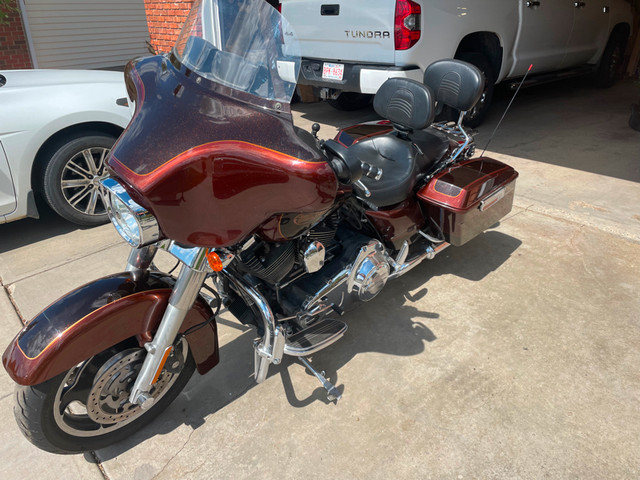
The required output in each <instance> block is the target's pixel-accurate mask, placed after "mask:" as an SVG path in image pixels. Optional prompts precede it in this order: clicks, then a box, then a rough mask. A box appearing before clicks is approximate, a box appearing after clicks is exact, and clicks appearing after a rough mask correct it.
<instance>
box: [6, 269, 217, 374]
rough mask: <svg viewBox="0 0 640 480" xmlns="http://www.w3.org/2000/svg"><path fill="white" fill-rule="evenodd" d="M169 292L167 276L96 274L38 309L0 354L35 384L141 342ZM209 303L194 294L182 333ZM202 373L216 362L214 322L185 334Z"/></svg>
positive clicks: (12, 370) (203, 315)
mask: <svg viewBox="0 0 640 480" xmlns="http://www.w3.org/2000/svg"><path fill="white" fill-rule="evenodd" d="M171 291H172V280H171V278H170V277H166V276H163V275H161V274H157V273H151V274H150V275H149V276H148V278H147V279H145V280H141V281H134V280H133V277H132V276H131V274H130V273H128V272H125V273H118V274H115V275H110V276H107V277H103V278H100V279H98V280H95V281H93V282H91V283H88V284H86V285H84V286H82V287H80V288H77V289H76V290H73V291H72V292H69V293H68V294H66V295H65V296H63V297H62V298H60V299H59V300H57V301H56V302H54V303H52V304H51V305H50V306H48V307H47V308H46V309H44V310H43V311H42V312H40V313H39V314H38V315H37V316H36V317H35V318H34V319H33V320H32V321H31V322H30V323H29V324H28V325H26V326H25V327H24V328H23V329H22V331H20V333H18V335H17V336H16V338H14V339H13V341H12V342H11V344H10V345H9V346H8V347H7V350H6V351H5V352H4V355H3V356H2V363H3V364H4V368H5V369H6V370H7V372H8V373H9V375H10V376H11V378H13V380H14V381H15V382H17V383H19V384H20V385H36V384H39V383H42V382H44V381H46V380H49V379H50V378H53V377H55V376H56V375H58V374H60V373H62V372H64V371H66V370H68V369H70V368H71V367H73V366H75V365H77V364H78V363H80V362H82V361H83V360H86V359H87V358H90V357H92V356H93V355H96V354H97V353H100V352H102V351H103V350H105V349H107V348H109V347H111V346H113V345H116V344H117V343H119V342H122V341H123V340H126V339H128V338H131V337H136V339H137V340H138V343H139V344H140V346H143V345H144V343H146V342H148V341H150V340H151V338H152V336H153V332H155V330H156V329H157V328H158V325H159V323H160V321H161V320H162V315H163V314H164V311H165V309H166V306H167V304H168V302H169V297H170V295H171ZM212 314H213V313H212V311H211V308H210V307H209V305H208V304H207V303H206V302H205V301H204V300H202V299H201V298H198V299H197V300H196V302H195V304H194V306H193V307H192V308H191V310H190V311H189V313H188V314H187V317H186V319H185V321H184V322H183V324H182V326H181V329H180V331H181V332H183V331H185V330H187V329H188V328H190V327H192V326H194V325H197V324H199V323H202V322H204V321H206V320H208V319H209V318H210V317H211V315H212ZM186 339H187V341H188V343H189V348H190V350H191V354H192V355H193V358H194V360H195V362H196V365H197V367H198V372H200V373H201V374H204V373H206V372H208V371H209V370H211V369H212V368H213V367H214V366H215V365H216V364H217V363H218V360H219V356H218V332H217V327H216V323H215V321H212V322H211V323H210V324H208V325H206V326H205V327H204V328H201V329H198V330H197V331H196V332H193V333H192V334H190V335H188V336H187V337H186Z"/></svg>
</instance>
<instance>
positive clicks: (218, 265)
mask: <svg viewBox="0 0 640 480" xmlns="http://www.w3.org/2000/svg"><path fill="white" fill-rule="evenodd" d="M207 260H208V261H209V266H210V267H211V270H213V271H214V272H221V271H222V269H223V268H224V265H222V260H221V259H220V255H218V254H217V253H216V252H214V251H213V250H209V252H208V253H207Z"/></svg>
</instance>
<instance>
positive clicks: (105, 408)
mask: <svg viewBox="0 0 640 480" xmlns="http://www.w3.org/2000/svg"><path fill="white" fill-rule="evenodd" d="M178 345H179V346H178V347H176V348H175V349H174V352H173V353H172V354H171V355H170V356H169V359H168V360H167V362H166V364H165V368H164V370H163V371H162V372H161V374H160V376H159V378H158V380H157V382H156V383H155V384H154V386H153V388H152V390H151V392H150V393H151V396H152V397H154V398H155V403H154V404H153V405H152V406H151V408H149V409H148V410H142V408H141V407H140V406H138V405H132V404H131V403H129V401H128V397H129V392H130V390H131V387H132V386H133V382H134V381H135V378H136V377H137V374H138V372H139V371H140V367H141V366H142V362H143V361H144V357H145V350H144V349H143V348H140V347H139V346H138V345H137V343H134V342H130V343H129V344H126V343H122V344H120V345H118V346H115V347H112V348H110V349H108V350H106V351H104V352H102V353H100V354H98V355H95V356H93V357H91V358H90V359H88V360H86V361H84V362H82V363H80V364H78V365H76V366H75V367H73V368H71V369H70V370H68V371H66V372H64V373H61V374H60V375H58V376H56V377H54V378H52V379H50V380H47V381H46V382H43V383H41V384H39V385H35V386H20V387H18V391H17V394H16V397H17V398H16V405H15V407H14V415H15V417H16V421H17V422H18V426H19V427H20V429H21V430H22V433H23V434H24V435H25V436H26V437H27V439H28V440H29V441H30V442H31V443H33V444H34V445H35V446H37V447H38V448H41V449H42V450H45V451H47V452H52V453H62V454H69V453H80V452H87V451H91V450H98V449H100V448H104V447H107V446H109V445H111V444H114V443H116V442H119V441H121V440H123V439H125V438H127V437H128V436H130V435H132V434H133V433H134V432H136V431H138V430H139V429H140V428H141V427H142V426H144V425H146V424H147V423H149V422H150V421H151V420H153V418H154V417H156V416H157V415H158V414H160V413H161V412H162V411H163V410H164V409H165V408H166V407H167V406H168V405H169V404H170V403H171V402H172V401H173V400H174V399H175V398H176V397H177V396H178V394H179V393H180V392H181V391H182V389H183V388H184V387H185V385H186V384H187V382H188V381H189V379H190V378H191V375H192V374H193V372H194V370H195V362H194V360H193V357H192V356H191V353H190V352H189V351H188V344H187V342H186V340H184V339H183V340H182V341H181V342H180V343H179V344H178Z"/></svg>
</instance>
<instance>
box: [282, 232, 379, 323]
mask: <svg viewBox="0 0 640 480" xmlns="http://www.w3.org/2000/svg"><path fill="white" fill-rule="evenodd" d="M336 242H337V243H338V244H339V245H340V251H339V254H338V255H336V257H334V258H333V259H332V260H331V261H330V262H328V263H327V264H326V265H325V266H324V267H323V268H322V269H321V270H319V271H318V272H316V273H314V274H311V275H306V276H304V277H302V278H301V279H300V280H297V281H296V282H294V283H293V284H291V285H290V286H289V287H287V289H286V290H285V291H284V292H283V293H284V296H285V297H286V299H287V302H286V303H287V304H288V305H290V306H291V312H290V314H294V313H295V312H296V311H300V310H309V309H311V308H313V307H314V306H316V305H318V304H321V303H322V304H325V305H330V304H333V305H335V306H336V307H339V308H340V309H342V310H350V309H351V308H352V307H353V306H355V304H357V303H358V302H363V301H364V302H366V301H369V300H371V299H373V298H374V297H375V296H376V295H377V294H378V293H380V291H381V290H382V288H383V287H384V286H385V284H386V283H387V280H388V279H389V275H390V266H389V263H388V261H387V260H386V257H385V255H384V246H383V245H382V244H381V243H380V242H379V241H378V240H373V239H371V238H369V237H366V236H364V235H360V234H358V233H356V232H354V231H352V230H347V229H345V230H344V231H342V232H341V231H340V230H339V231H338V233H337V235H336Z"/></svg>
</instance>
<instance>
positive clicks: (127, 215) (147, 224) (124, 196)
mask: <svg viewBox="0 0 640 480" xmlns="http://www.w3.org/2000/svg"><path fill="white" fill-rule="evenodd" d="M100 184H101V189H100V191H101V193H102V195H103V197H104V204H105V205H106V206H107V214H108V215H109V218H110V219H111V223H113V226H114V227H116V230H117V231H118V233H119V234H120V236H122V238H124V239H125V240H126V241H127V242H128V243H129V244H130V245H131V246H132V247H134V248H140V247H142V246H144V245H148V244H150V243H155V242H157V241H158V239H159V238H160V228H159V227H158V221H157V220H156V218H155V217H154V216H153V215H152V214H151V212H149V210H147V209H145V208H144V207H142V206H140V205H138V204H137V203H136V202H134V201H133V199H132V198H131V197H130V196H129V194H128V193H127V191H126V190H125V189H124V187H123V186H122V185H120V184H119V183H118V182H117V181H116V180H114V179H113V178H105V179H103V180H101V181H100Z"/></svg>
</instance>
